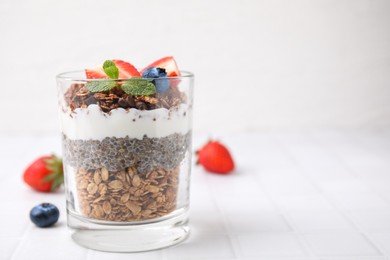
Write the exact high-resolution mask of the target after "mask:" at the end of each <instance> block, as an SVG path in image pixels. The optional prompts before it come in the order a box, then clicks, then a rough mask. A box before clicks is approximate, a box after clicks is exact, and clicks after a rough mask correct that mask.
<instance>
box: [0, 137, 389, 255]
mask: <svg viewBox="0 0 390 260" xmlns="http://www.w3.org/2000/svg"><path fill="white" fill-rule="evenodd" d="M207 137H208V135H202V134H198V135H196V136H195V138H194V148H196V147H199V146H200V145H201V144H202V143H204V142H205V141H206V140H207ZM218 138H219V139H221V140H223V141H224V142H225V143H226V144H227V145H228V146H229V147H230V149H231V151H232V152H233V154H234V157H235V159H236V163H237V170H236V172H234V174H232V175H230V176H218V175H212V174H208V173H205V172H204V171H203V170H202V169H201V168H199V167H195V168H194V169H193V173H192V186H191V227H192V233H191V236H190V238H189V239H188V240H187V241H185V242H184V243H183V244H181V245H179V246H175V247H172V248H168V249H164V250H157V251H152V252H147V253H136V254H110V253H103V252H97V251H92V250H87V249H84V248H81V247H79V246H77V245H76V244H74V243H73V242H72V241H71V239H70V237H69V234H68V232H67V229H66V221H65V202H64V195H63V193H61V192H60V193H57V194H41V193H36V192H33V191H31V190H30V189H29V188H28V187H27V186H25V185H24V184H23V182H22V181H21V174H22V171H23V169H24V167H25V166H26V164H27V163H28V162H30V161H31V160H32V159H34V158H35V157H36V156H38V155H41V154H45V153H50V152H56V153H58V154H60V138H59V136H58V135H56V134H50V135H41V136H34V137H33V136H11V135H10V136H5V135H3V136H0V158H1V159H0V162H1V164H0V165H1V166H2V167H1V170H0V177H1V178H0V194H1V196H0V202H1V204H0V205H1V210H0V259H12V260H19V259H37V260H38V259H39V260H44V259H56V260H60V259H72V260H78V259H89V260H92V259H113V260H115V259H210V260H211V259H278V260H284V259H289V260H308V259H316V260H385V259H387V260H389V259H390V131H375V132H374V131H369V132H367V131H366V132H356V131H355V132H337V131H324V132H310V133H291V132H290V133H282V132H259V133H246V134H243V133H242V134H221V135H219V136H218ZM44 201H48V202H52V203H55V204H56V205H58V206H59V207H60V211H61V217H60V221H59V223H57V225H56V226H55V227H53V228H49V229H39V228H36V227H35V226H33V224H31V223H30V221H29V217H28V213H29V210H30V209H31V208H32V207H33V206H34V205H35V204H38V203H40V202H44Z"/></svg>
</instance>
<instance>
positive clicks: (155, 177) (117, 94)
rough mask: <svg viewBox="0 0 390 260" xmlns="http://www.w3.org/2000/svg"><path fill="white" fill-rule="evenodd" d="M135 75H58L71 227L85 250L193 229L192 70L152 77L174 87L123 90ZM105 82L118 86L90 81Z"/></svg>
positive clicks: (122, 247)
mask: <svg viewBox="0 0 390 260" xmlns="http://www.w3.org/2000/svg"><path fill="white" fill-rule="evenodd" d="M132 81H133V82H132ZM134 81H139V79H134V78H132V79H124V80H120V79H119V80H110V79H86V78H85V75H84V71H75V72H68V73H63V74H60V75H58V76H57V85H58V100H59V118H60V125H61V132H62V147H63V158H64V171H65V189H66V200H67V216H68V227H69V228H70V230H71V233H72V235H71V236H72V238H73V240H74V241H76V242H77V243H78V244H80V245H82V246H85V247H87V248H91V249H96V250H101V251H111V252H137V251H146V250H152V249H157V248H162V247H167V246H170V245H174V244H177V243H179V242H181V241H183V240H184V239H185V238H186V237H187V236H188V234H189V228H188V206H189V181H190V171H191V135H192V107H193V106H192V98H193V81H194V76H193V74H192V73H189V72H185V71H183V72H181V76H179V77H172V78H159V79H154V80H153V84H155V85H156V86H157V85H158V84H162V85H164V84H165V86H167V85H166V84H168V85H169V88H168V90H167V91H165V92H157V93H155V94H152V95H148V96H134V95H128V94H126V93H125V92H124V91H123V90H122V88H121V86H123V84H127V83H134ZM101 83H104V84H106V83H110V84H111V83H112V84H116V86H117V87H114V88H113V89H112V90H110V91H102V92H90V91H89V90H88V89H87V87H86V84H95V85H98V84H101ZM136 83H137V82H136Z"/></svg>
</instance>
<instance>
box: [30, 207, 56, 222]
mask: <svg viewBox="0 0 390 260" xmlns="http://www.w3.org/2000/svg"><path fill="white" fill-rule="evenodd" d="M59 217H60V211H59V210H58V208H57V207H56V206H54V205H53V204H50V203H42V204H39V205H37V206H35V207H34V208H32V210H31V211H30V219H31V221H32V222H33V223H34V224H35V225H37V226H38V227H49V226H51V225H54V223H56V222H57V221H58V218H59Z"/></svg>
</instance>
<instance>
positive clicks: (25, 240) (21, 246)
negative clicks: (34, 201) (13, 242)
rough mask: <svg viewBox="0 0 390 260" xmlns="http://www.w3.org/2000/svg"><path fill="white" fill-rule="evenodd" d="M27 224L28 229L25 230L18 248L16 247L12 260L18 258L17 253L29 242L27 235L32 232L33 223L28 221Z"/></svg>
mask: <svg viewBox="0 0 390 260" xmlns="http://www.w3.org/2000/svg"><path fill="white" fill-rule="evenodd" d="M25 225H26V226H27V228H26V231H24V232H23V235H22V236H21V240H20V242H19V243H18V245H17V246H16V248H15V249H14V251H13V253H12V255H11V258H10V260H16V259H17V258H16V257H17V255H18V254H20V252H21V250H22V248H23V247H24V245H25V244H26V243H27V237H28V235H29V234H30V233H31V225H29V223H26V224H25Z"/></svg>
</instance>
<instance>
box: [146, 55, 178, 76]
mask: <svg viewBox="0 0 390 260" xmlns="http://www.w3.org/2000/svg"><path fill="white" fill-rule="evenodd" d="M151 67H157V68H163V69H165V71H166V72H167V76H168V77H176V76H180V75H181V74H180V71H179V69H178V68H177V64H176V61H175V59H174V58H173V57H172V56H168V57H164V58H161V59H159V60H156V61H155V62H153V63H152V64H150V65H148V66H146V67H145V68H144V69H142V70H141V75H142V73H143V72H144V70H146V69H149V68H151Z"/></svg>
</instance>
